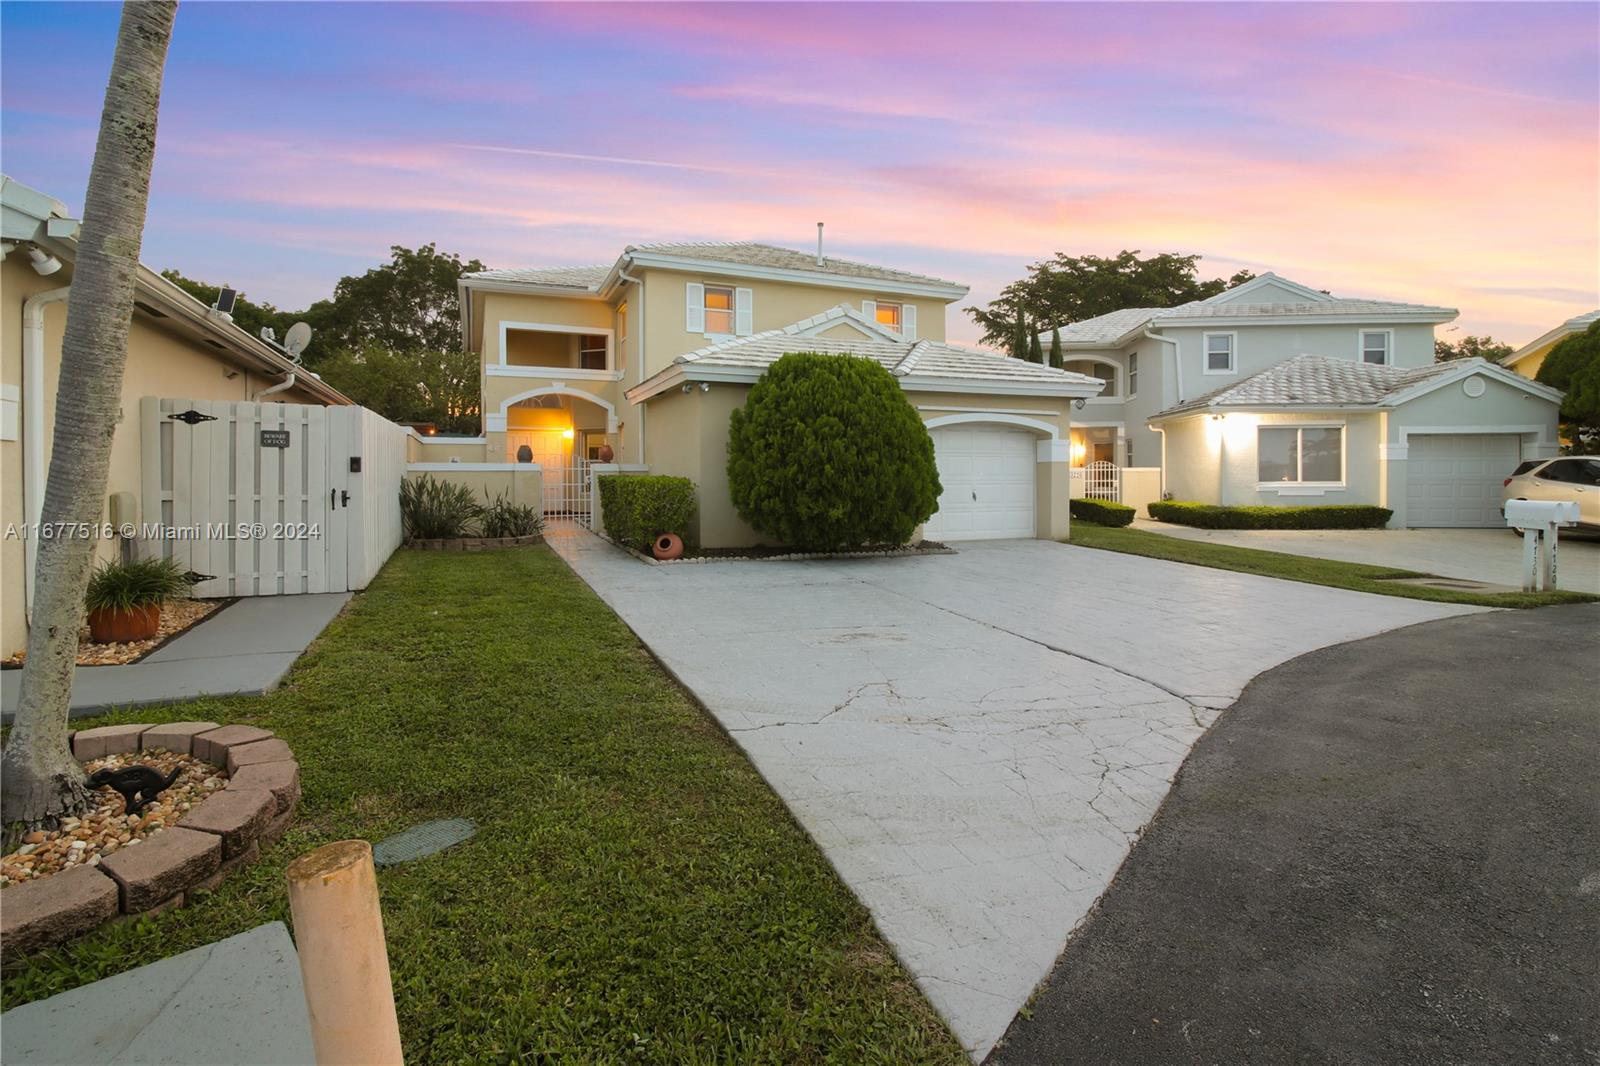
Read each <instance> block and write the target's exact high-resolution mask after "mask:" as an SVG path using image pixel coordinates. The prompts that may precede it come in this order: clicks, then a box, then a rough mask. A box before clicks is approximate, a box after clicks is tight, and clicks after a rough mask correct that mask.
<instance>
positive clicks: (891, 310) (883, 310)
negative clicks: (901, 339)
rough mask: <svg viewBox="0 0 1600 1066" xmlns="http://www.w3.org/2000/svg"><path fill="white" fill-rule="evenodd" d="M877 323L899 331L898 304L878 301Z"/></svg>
mask: <svg viewBox="0 0 1600 1066" xmlns="http://www.w3.org/2000/svg"><path fill="white" fill-rule="evenodd" d="M878 325H880V326H887V327H888V328H889V329H892V330H894V331H895V332H896V333H899V332H900V305H899V304H890V303H884V302H883V301H882V300H879V301H878Z"/></svg>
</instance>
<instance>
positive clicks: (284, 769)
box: [0, 722, 300, 956]
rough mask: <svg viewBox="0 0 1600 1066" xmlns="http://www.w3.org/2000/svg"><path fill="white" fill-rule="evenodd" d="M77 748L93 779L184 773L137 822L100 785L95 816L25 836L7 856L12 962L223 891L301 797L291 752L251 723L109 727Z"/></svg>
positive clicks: (5, 910) (3, 903) (1, 909)
mask: <svg viewBox="0 0 1600 1066" xmlns="http://www.w3.org/2000/svg"><path fill="white" fill-rule="evenodd" d="M72 751H73V754H74V755H75V756H76V757H77V758H78V759H79V761H81V762H83V763H84V764H85V770H86V771H89V772H92V771H93V770H96V769H101V768H104V767H108V766H109V767H120V766H131V765H133V764H135V763H145V764H148V765H150V766H153V767H155V768H156V769H158V770H160V771H162V772H163V773H164V774H165V773H170V772H171V771H172V770H173V769H180V770H181V773H180V775H179V778H178V780H177V781H176V782H174V783H173V785H172V787H171V788H169V789H168V790H166V791H164V792H162V793H161V794H160V796H159V797H158V798H157V800H156V801H155V802H153V803H150V804H147V805H146V806H145V807H144V808H143V810H141V811H140V812H139V813H138V814H137V815H131V816H130V815H127V814H125V813H124V812H123V807H124V805H123V800H122V797H121V796H120V795H118V794H117V793H115V792H113V791H112V790H111V789H109V788H107V789H103V790H101V791H100V792H98V793H97V794H96V796H97V798H98V799H99V800H100V802H99V803H98V805H97V806H96V807H95V808H94V809H93V810H91V811H90V812H88V813H87V814H84V815H81V816H79V817H78V818H77V819H69V820H67V821H65V822H63V823H62V826H61V828H60V829H58V830H55V831H53V832H41V833H35V834H29V836H28V837H27V838H25V843H24V844H23V846H22V848H21V849H19V850H18V851H17V852H13V853H12V854H11V855H7V856H5V858H4V859H3V860H0V876H3V877H4V882H3V887H0V891H3V893H4V895H3V897H0V940H3V941H4V944H5V950H6V954H7V955H8V956H9V955H11V954H12V953H15V952H30V951H35V950H38V949H39V948H42V947H49V946H51V945H54V944H59V943H61V942H63V941H65V940H69V939H71V938H73V937H76V936H80V935H82V934H83V933H87V932H89V931H90V930H92V929H94V928H95V927H97V926H99V925H101V924H103V923H104V922H107V921H109V920H111V919H113V918H116V917H118V916H121V915H135V914H141V913H146V912H153V911H161V910H166V909H168V908H169V907H179V906H183V905H184V904H185V903H187V902H189V901H190V899H192V898H193V897H194V895H195V894H196V893H198V892H209V891H211V890H213V889H215V888H216V887H217V886H218V885H219V884H221V883H222V880H223V878H224V877H226V876H227V875H228V874H229V873H231V872H232V871H233V870H235V869H237V868H239V867H240V866H245V865H248V864H249V863H252V862H254V861H255V860H256V858H258V857H259V856H260V854H261V849H262V848H263V847H270V846H271V845H272V844H273V843H275V842H276V841H277V840H278V838H279V837H281V836H282V835H283V832H284V830H285V829H287V828H288V826H289V822H290V820H291V819H292V818H293V817H294V808H295V803H296V802H297V801H298V800H299V797H300V768H299V765H298V764H297V763H296V762H295V760H294V753H293V752H292V751H290V750H289V746H288V745H287V744H285V743H284V742H283V741H282V740H280V739H278V738H277V737H275V736H273V735H272V733H271V732H269V731H268V730H265V729H257V728H255V727H254V726H240V725H233V726H220V727H219V726H218V725H217V723H215V722H169V723H165V724H160V725H121V726H102V727H100V728H97V729H86V730H82V731H80V732H78V733H75V734H73V736H72ZM224 768H225V770H226V776H224Z"/></svg>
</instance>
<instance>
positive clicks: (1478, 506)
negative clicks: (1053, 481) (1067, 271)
mask: <svg viewBox="0 0 1600 1066" xmlns="http://www.w3.org/2000/svg"><path fill="white" fill-rule="evenodd" d="M1456 314H1457V312H1456V311H1455V310H1454V309H1452V308H1448V307H1433V306H1428V305H1425V304H1413V303H1397V302H1392V301H1386V300H1367V299H1345V298H1340V297H1337V296H1331V295H1329V294H1327V293H1324V292H1319V291H1318V290H1316V289H1313V288H1309V287H1307V286H1305V285H1301V284H1298V283H1296V282H1293V281H1289V280H1288V279H1286V278H1281V277H1278V276H1277V275H1275V274H1266V275H1263V276H1262V277H1258V278H1255V279H1254V280H1252V281H1249V282H1246V283H1244V284H1242V285H1237V286H1235V287H1234V288H1232V289H1229V290H1228V291H1226V292H1223V293H1220V294H1219V295H1217V296H1214V297H1211V298H1209V299H1206V300H1196V301H1193V302H1191V303H1186V304H1182V305H1180V306H1177V307H1171V308H1145V307H1135V308H1127V309H1125V310H1121V311H1114V312H1112V313H1110V314H1106V315H1101V316H1099V317H1097V318H1092V319H1087V320H1085V321H1082V322H1077V323H1074V324H1072V325H1070V326H1065V327H1063V328H1062V329H1061V340H1062V348H1063V353H1064V355H1065V357H1066V362H1065V366H1066V368H1067V369H1068V370H1072V371H1077V372H1080V373H1085V374H1093V375H1095V376H1097V377H1100V378H1101V379H1102V380H1103V381H1105V383H1106V388H1105V389H1104V391H1103V392H1101V394H1100V395H1099V396H1096V397H1093V398H1090V399H1088V400H1086V401H1085V410H1084V411H1083V412H1081V414H1080V415H1079V416H1078V417H1077V418H1075V420H1074V427H1073V437H1072V451H1073V454H1074V461H1075V462H1078V463H1095V462H1096V461H1098V462H1099V463H1102V464H1110V465H1111V466H1112V467H1117V468H1120V467H1157V468H1159V469H1160V472H1161V487H1162V491H1163V492H1164V494H1166V495H1168V496H1169V497H1171V498H1174V499H1184V500H1199V501H1202V502H1207V503H1219V504H1230V505H1246V504H1249V505H1289V504H1317V503H1321V504H1332V503H1367V504H1377V505H1379V506H1383V507H1389V508H1391V509H1393V510H1394V512H1395V513H1394V518H1393V519H1392V520H1391V524H1392V525H1393V526H1395V527H1397V528H1403V527H1407V526H1494V525H1499V524H1500V515H1499V502H1500V487H1501V482H1502V480H1503V479H1504V478H1505V477H1508V476H1509V475H1510V473H1511V471H1512V469H1513V468H1514V467H1515V466H1516V465H1517V464H1518V463H1519V462H1520V461H1521V460H1523V459H1532V458H1538V457H1543V456H1547V455H1553V454H1555V451H1556V447H1557V438H1556V416H1557V411H1558V409H1559V405H1560V394H1559V393H1558V392H1556V391H1555V390H1552V389H1548V388H1545V387H1544V386H1541V385H1537V384H1535V383H1533V382H1531V381H1529V380H1527V379H1526V378H1524V377H1520V376H1518V375H1516V374H1514V373H1512V372H1511V371H1509V370H1506V369H1504V368H1502V367H1500V366H1497V365H1495V364H1492V363H1489V362H1486V361H1485V360H1482V359H1470V360H1458V361H1455V362H1450V363H1435V362H1434V335H1433V331H1434V327H1435V326H1437V325H1439V324H1440V323H1444V322H1448V321H1450V320H1451V319H1453V318H1455V317H1456ZM1045 340H1046V342H1048V340H1049V338H1048V337H1046V338H1045Z"/></svg>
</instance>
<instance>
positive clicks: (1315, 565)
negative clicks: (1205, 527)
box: [1068, 520, 1600, 607]
mask: <svg viewBox="0 0 1600 1066" xmlns="http://www.w3.org/2000/svg"><path fill="white" fill-rule="evenodd" d="M1068 543H1071V544H1076V545H1079V546H1080V547H1084V548H1103V549H1105V550H1107V551H1116V552H1125V553H1127V554H1129V555H1143V556H1146V557H1148V558H1151V559H1170V560H1172V561H1173V562H1178V563H1193V564H1194V565H1196V566H1210V567H1215V568H1216V569H1218V570H1237V571H1239V572H1240V573H1245V574H1264V575H1266V576H1267V577H1281V578H1286V579H1287V580H1289V581H1304V582H1306V583H1308V584H1312V585H1330V586H1332V587H1333V588H1340V589H1354V590H1355V591H1357V592H1376V593H1379V594H1380V595H1384V596H1403V597H1405V598H1407V599H1412V600H1432V601H1434V602H1437V603H1470V604H1475V605H1477V606H1480V607H1546V606H1549V605H1550V604H1556V603H1587V602H1589V601H1591V600H1595V599H1600V597H1595V596H1591V595H1588V594H1587V593H1583V592H1562V591H1557V592H1470V591H1464V590H1461V589H1440V588H1428V587H1426V586H1423V585H1403V584H1401V583H1399V582H1397V581H1395V580H1393V579H1394V578H1402V577H1422V576H1424V575H1422V574H1419V573H1417V572H1416V571H1413V570H1395V569H1392V568H1389V567H1382V566H1368V565H1366V564H1364V563H1344V562H1339V561H1337V560H1335V559H1310V558H1307V557H1306V556H1303V555H1289V554H1287V553H1285V552H1269V551H1259V550H1257V549H1255V548H1239V547H1235V546H1233V545H1231V544H1211V543H1208V542H1206V541H1198V540H1185V539H1183V538H1180V537H1169V536H1166V535H1165V534H1162V533H1152V532H1151V531H1149V530H1145V529H1128V528H1121V529H1114V528H1110V527H1107V526H1097V525H1093V524H1091V523H1089V522H1085V521H1081V520H1080V521H1076V522H1073V523H1072V534H1071V536H1070V538H1069V539H1068Z"/></svg>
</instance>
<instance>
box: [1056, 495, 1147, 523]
mask: <svg viewBox="0 0 1600 1066" xmlns="http://www.w3.org/2000/svg"><path fill="white" fill-rule="evenodd" d="M1067 510H1068V511H1069V512H1071V514H1072V517H1073V518H1081V519H1083V520H1084V521H1085V522H1093V523H1094V524H1095V525H1097V526H1125V525H1127V524H1128V523H1129V522H1132V521H1133V516H1134V513H1135V512H1134V509H1133V508H1132V507H1129V506H1128V505H1127V504H1125V503H1114V502H1112V501H1111V500H1091V499H1089V498H1088V497H1084V498H1083V499H1079V500H1072V501H1071V502H1069V503H1068V504H1067Z"/></svg>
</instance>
